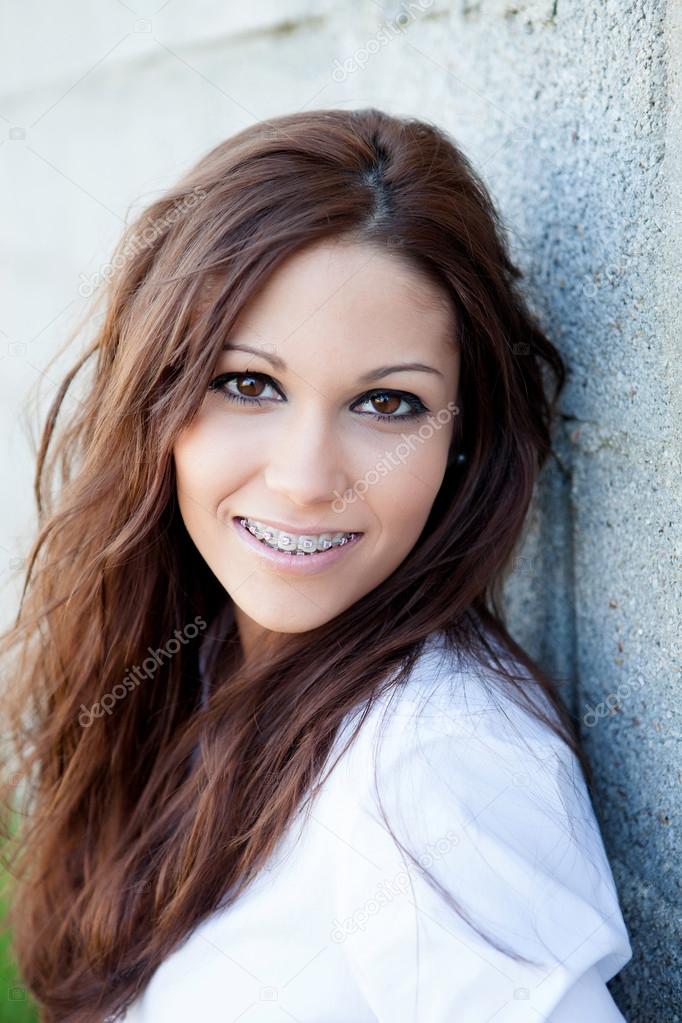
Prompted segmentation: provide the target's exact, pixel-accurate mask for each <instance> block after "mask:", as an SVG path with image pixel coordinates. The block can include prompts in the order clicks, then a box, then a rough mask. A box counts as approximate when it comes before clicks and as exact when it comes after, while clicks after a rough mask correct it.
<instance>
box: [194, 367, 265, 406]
mask: <svg viewBox="0 0 682 1023" xmlns="http://www.w3.org/2000/svg"><path fill="white" fill-rule="evenodd" d="M235 378H238V379H235ZM269 379H270V378H269V377H268V376H267V374H266V373H221V374H220V376H217V377H215V379H214V380H211V382H210V384H209V385H208V389H209V391H217V392H218V394H221V395H222V396H223V397H224V398H227V399H228V401H236V402H241V403H242V404H244V405H262V404H263V401H262V396H263V388H264V387H265V388H267V387H268V386H272V387H273V389H274V390H276V388H275V387H274V384H268V383H267V381H268V380H269ZM228 385H234V387H235V388H240V390H238V391H237V390H228ZM244 390H246V394H244V393H243V391H244Z"/></svg>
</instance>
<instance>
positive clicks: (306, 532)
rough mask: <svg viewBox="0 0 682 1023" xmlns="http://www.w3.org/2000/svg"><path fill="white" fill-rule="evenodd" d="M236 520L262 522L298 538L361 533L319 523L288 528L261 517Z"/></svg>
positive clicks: (248, 516) (280, 523)
mask: <svg viewBox="0 0 682 1023" xmlns="http://www.w3.org/2000/svg"><path fill="white" fill-rule="evenodd" d="M235 518H238V519H248V520H249V521H250V522H262V523H263V525H264V526H272V528H273V529H281V530H283V532H285V533H295V534H296V535H297V536H319V535H320V533H331V534H332V536H333V535H334V533H360V530H359V529H342V528H341V526H339V525H336V526H321V525H320V524H319V522H317V523H315V525H314V526H287V525H286V524H285V523H284V522H273V520H272V519H262V518H260V516H259V515H237V516H235Z"/></svg>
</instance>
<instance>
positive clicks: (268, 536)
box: [239, 519, 356, 555]
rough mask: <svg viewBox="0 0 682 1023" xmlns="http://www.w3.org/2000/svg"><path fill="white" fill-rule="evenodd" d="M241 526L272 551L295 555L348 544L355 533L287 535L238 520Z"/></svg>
mask: <svg viewBox="0 0 682 1023" xmlns="http://www.w3.org/2000/svg"><path fill="white" fill-rule="evenodd" d="M239 521H240V522H241V524H242V525H243V526H244V527H245V528H246V529H248V531H249V532H250V533H252V534H253V536H255V537H256V539H257V540H261V541H263V543H266V544H267V545H268V547H272V548H273V550H278V551H287V552H289V553H292V554H294V553H295V554H296V555H306V554H315V553H317V551H326V550H328V549H329V548H330V547H339V546H341V545H343V544H346V543H348V541H349V540H350V539H352V538H353V537H354V536H355V535H356V534H355V533H320V534H319V535H314V534H311V533H300V534H299V533H287V532H285V531H284V530H282V529H275V528H274V527H273V526H268V525H266V524H265V523H264V522H259V521H258V520H257V519H240V520H239Z"/></svg>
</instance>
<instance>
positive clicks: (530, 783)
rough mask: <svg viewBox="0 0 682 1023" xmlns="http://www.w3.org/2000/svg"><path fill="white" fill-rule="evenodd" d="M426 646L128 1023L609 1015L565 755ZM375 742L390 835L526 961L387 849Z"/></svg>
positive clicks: (591, 833) (621, 953)
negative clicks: (307, 804)
mask: <svg viewBox="0 0 682 1023" xmlns="http://www.w3.org/2000/svg"><path fill="white" fill-rule="evenodd" d="M441 644H442V639H441V636H440V634H434V635H433V636H432V637H431V638H430V640H429V642H428V643H427V645H426V647H425V649H424V652H423V654H422V656H421V657H420V659H419V660H418V661H417V663H416V665H415V668H414V670H413V672H412V673H411V675H410V678H409V680H408V682H407V684H406V685H405V686H404V688H403V689H401V690H400V691H399V693H398V695H397V697H396V696H395V695H394V696H393V698H392V700H391V703H390V707H389V708H388V713H387V716H386V718H385V719H383V720H382V715H383V713H384V711H385V710H386V703H387V699H388V697H383V698H382V699H380V700H379V702H378V703H377V704H376V705H375V707H374V708H373V709H372V711H371V712H370V714H369V716H368V717H367V718H366V720H365V721H364V723H363V724H362V726H361V731H360V733H359V735H358V736H357V738H356V740H355V741H354V743H353V744H352V745H351V746H350V747H349V749H348V750H347V751H346V752H345V753H343V755H342V756H341V758H340V759H339V760H338V762H337V763H336V764H335V766H334V763H333V762H334V760H335V759H336V755H337V754H338V753H339V752H340V750H341V748H342V745H343V742H344V739H346V738H347V737H348V735H349V734H350V733H349V731H346V730H345V729H349V728H350V726H351V725H352V724H353V722H354V721H355V717H354V715H355V713H357V711H356V712H354V713H353V714H352V715H349V717H348V719H347V724H346V725H345V726H344V729H343V730H342V731H341V733H340V734H339V736H338V737H337V740H336V744H335V746H334V749H333V750H332V754H331V755H330V759H329V760H328V761H327V764H328V765H331V766H332V769H331V770H330V771H329V772H328V773H327V776H326V778H325V781H324V784H323V786H322V788H321V790H320V791H319V793H318V795H317V796H316V798H315V801H314V803H313V805H312V811H311V813H310V816H309V817H308V818H307V819H306V816H305V814H302V813H299V815H298V817H297V818H296V819H295V820H294V822H293V824H292V826H291V827H290V828H289V830H288V831H287V832H286V833H285V835H284V836H283V838H282V840H281V841H280V844H279V846H278V847H277V848H276V850H275V852H274V854H273V856H272V858H271V860H270V861H269V862H268V866H267V867H266V868H265V869H264V870H263V871H262V872H261V873H260V874H259V875H258V876H257V877H256V878H255V879H254V881H253V882H252V883H251V885H250V886H249V887H247V888H246V889H245V891H244V892H243V893H242V895H241V896H240V897H239V899H238V900H237V901H236V902H235V903H234V904H233V905H231V906H229V907H228V908H227V909H225V910H222V911H221V910H219V911H217V912H215V913H214V914H213V915H212V916H210V917H209V918H208V919H206V920H204V921H203V922H202V923H201V924H200V925H199V926H198V927H197V928H196V929H195V930H194V931H193V932H192V934H191V935H190V936H189V938H188V939H187V940H186V941H185V942H184V943H183V944H182V945H181V946H180V947H179V948H178V949H177V950H176V951H175V952H174V953H173V954H172V955H171V956H170V957H169V958H168V959H166V960H165V961H164V962H163V963H162V964H161V965H160V967H159V968H158V969H157V971H156V972H155V974H154V976H153V977H152V979H151V981H150V983H149V984H148V986H147V988H146V989H145V990H144V991H143V993H142V995H141V996H140V997H139V998H138V999H137V1000H136V1001H135V1003H134V1004H133V1005H132V1006H131V1007H130V1008H129V1009H128V1013H127V1015H126V1017H125V1019H126V1023H187V1021H188V1020H190V1021H191V1020H196V1021H197V1023H199V1021H200V1023H283V1021H284V1020H290V1021H297V1023H376V1021H377V1020H378V1021H380V1023H408V1021H409V1023H484V1021H485V1023H488V1021H490V1023H531V1021H532V1023H535V1021H540V1020H546V1021H547V1023H549V1021H550V1020H551V1023H576V1021H580V1020H583V1019H584V1020H589V1021H590V1023H591V1021H595V1023H596V1021H597V1020H598V1021H599V1023H623V1021H624V1016H623V1015H622V1014H621V1012H620V1011H619V1009H618V1008H617V1006H616V1004H615V1002H614V1000H613V998H612V997H611V995H610V993H609V991H608V988H607V987H606V981H607V980H610V978H611V977H613V976H614V975H615V974H616V973H618V971H619V970H621V969H622V967H623V966H624V965H625V964H626V963H627V962H628V961H629V960H630V958H631V957H632V949H631V946H630V941H629V937H628V932H627V930H626V927H625V923H624V921H623V917H622V914H621V910H620V906H619V903H618V896H617V893H616V889H615V886H614V880H613V876H612V873H611V869H610V866H609V862H608V860H607V857H606V853H605V850H604V846H603V843H602V838H601V834H600V831H599V826H598V824H597V821H596V818H595V816H594V811H593V808H592V805H591V803H590V799H589V794H588V791H587V789H586V787H585V783H584V781H583V779H582V775H581V773H580V771H579V766H578V762H577V760H576V758H575V757H574V755H573V754H572V753H571V751H570V750H569V749H568V748H567V747H566V746H565V744H564V743H563V742H562V741H561V740H559V739H558V738H557V737H556V736H554V734H553V733H552V732H551V731H550V730H549V729H548V728H547V727H546V726H544V725H542V723H540V722H537V721H536V720H534V719H533V718H532V717H531V716H530V715H529V714H528V713H527V712H525V711H523V710H521V709H520V708H519V707H518V706H516V705H515V704H514V703H513V701H512V700H511V699H510V697H509V696H508V695H505V690H504V688H503V687H502V686H501V685H497V684H496V683H495V682H493V686H494V687H495V688H494V695H491V688H490V686H489V685H487V684H486V681H485V677H484V676H483V675H479V674H477V672H476V671H475V670H472V669H470V668H466V669H465V668H463V667H459V668H458V667H457V666H456V662H455V660H453V656H452V655H451V654H450V653H449V652H447V650H446V649H445V647H444V646H442V645H441ZM429 694H431V695H430V697H429V699H428V701H427V702H426V703H424V700H425V698H426V697H427V696H428V695H429ZM379 726H381V731H380V732H379V731H378V727H379ZM377 741H379V748H378V754H377V759H376V770H377V777H376V782H377V785H378V792H379V796H380V797H381V801H382V804H383V806H384V808H385V811H386V814H387V816H388V820H389V821H390V824H391V828H392V829H393V831H394V832H395V834H396V836H397V837H398V839H399V841H400V842H401V843H402V844H403V845H405V846H406V847H407V849H409V851H410V852H412V854H413V856H414V857H415V858H416V859H417V861H418V863H420V864H421V865H422V866H423V867H424V868H426V870H427V871H428V872H429V873H430V874H431V875H432V876H434V877H435V878H436V879H437V881H438V882H440V883H441V884H442V885H443V886H444V887H445V889H446V890H447V891H448V892H449V893H450V894H451V895H452V897H453V898H454V899H455V901H456V903H457V905H459V906H460V907H461V908H462V909H464V911H465V913H466V914H468V918H469V919H470V920H471V921H472V923H473V924H475V925H477V926H478V927H479V928H480V929H482V930H483V932H484V934H487V935H489V936H490V937H491V938H493V939H494V940H496V941H497V942H498V944H500V945H502V947H503V948H511V949H513V950H514V951H515V952H518V953H521V954H522V955H525V956H527V957H529V958H531V959H534V960H536V961H539V964H538V965H532V964H530V965H529V964H525V963H519V962H516V961H515V960H514V959H512V958H510V957H509V956H506V955H504V953H503V952H502V951H498V950H497V949H495V948H494V947H493V946H492V945H490V944H488V943H487V942H486V941H485V940H484V938H482V937H481V936H480V935H479V934H477V933H476V931H475V930H473V929H472V927H470V926H469V925H468V924H467V922H466V919H462V917H461V916H460V915H458V914H456V913H455V911H454V910H453V909H452V908H451V907H450V906H449V905H448V904H447V902H446V901H445V899H443V898H442V897H441V895H439V894H438V893H437V892H436V891H434V889H433V888H432V887H431V886H430V885H429V884H428V883H427V881H426V880H425V879H424V877H423V876H422V874H421V872H420V871H419V869H418V868H417V867H416V866H415V864H414V863H413V861H412V860H410V859H409V858H407V857H406V856H404V855H403V854H402V853H401V851H400V849H399V848H398V846H397V845H396V844H395V842H394V840H393V838H392V837H391V835H390V834H389V832H388V830H387V829H386V826H385V824H384V822H383V820H382V817H381V812H380V809H379V806H378V804H377V803H376V793H375V791H374V783H375V779H374V752H375V748H376V743H377ZM325 771H327V768H325Z"/></svg>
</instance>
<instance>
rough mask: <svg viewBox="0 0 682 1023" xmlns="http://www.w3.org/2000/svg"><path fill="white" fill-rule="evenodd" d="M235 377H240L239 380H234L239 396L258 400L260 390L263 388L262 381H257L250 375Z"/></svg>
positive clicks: (237, 375)
mask: <svg viewBox="0 0 682 1023" xmlns="http://www.w3.org/2000/svg"><path fill="white" fill-rule="evenodd" d="M235 376H236V377H242V379H241V380H239V379H237V380H235V383H236V385H237V388H238V390H239V392H240V394H243V395H244V396H245V397H246V398H260V396H261V393H262V389H263V387H264V386H265V385H264V383H263V381H262V380H259V379H258V378H257V377H255V376H253V374H251V373H238V374H235Z"/></svg>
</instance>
